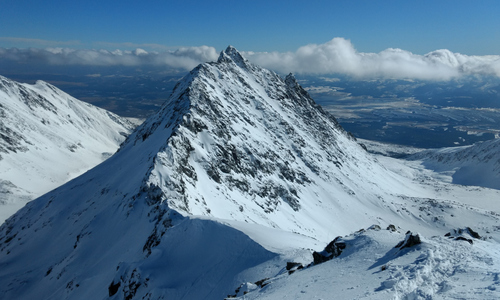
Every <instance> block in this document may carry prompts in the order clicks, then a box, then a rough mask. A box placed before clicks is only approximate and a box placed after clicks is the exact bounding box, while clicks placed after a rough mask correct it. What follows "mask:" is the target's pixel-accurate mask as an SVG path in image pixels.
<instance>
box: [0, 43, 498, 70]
mask: <svg viewBox="0 0 500 300" xmlns="http://www.w3.org/2000/svg"><path fill="white" fill-rule="evenodd" d="M0 39H1V38H0ZM40 42H43V41H42V40H40ZM123 45H127V46H132V45H133V46H140V45H139V44H131V43H124V44H123ZM148 45H149V46H151V45H152V46H155V47H156V48H157V49H158V48H160V47H159V45H155V44H142V46H145V47H144V48H146V49H152V48H153V47H148ZM144 48H143V47H136V49H135V50H132V51H130V50H123V49H117V50H114V51H108V50H88V49H72V48H45V49H40V48H29V49H17V48H8V49H6V48H0V62H1V61H2V60H7V61H17V62H21V63H24V64H30V63H38V64H50V65H60V66H65V65H74V66H78V65H80V66H87V65H88V66H104V67H105V66H137V67H141V66H144V67H146V66H156V67H158V66H159V67H165V68H174V69H183V70H191V69H192V68H194V67H195V66H197V65H198V64H200V63H203V62H207V61H214V60H216V59H217V57H218V53H217V51H216V50H215V48H214V47H209V46H200V47H181V48H178V49H177V50H168V51H162V52H158V51H146V50H144ZM243 55H244V56H245V57H246V58H248V59H249V60H250V61H252V62H254V63H256V64H258V65H261V66H263V67H265V68H268V69H271V70H274V71H277V72H280V73H289V72H293V73H302V74H316V75H331V74H344V75H348V76H352V77H356V78H359V79H380V78H382V79H387V78H391V79H423V80H450V79H453V78H458V77H461V76H463V75H476V74H479V75H494V76H497V77H500V56H498V55H490V56H468V55H463V54H460V53H453V52H451V51H449V50H446V49H443V50H436V51H433V52H430V53H428V54H426V55H417V54H413V53H411V52H409V51H405V50H402V49H394V48H389V49H386V50H384V51H381V52H379V53H363V52H358V51H357V50H356V49H355V48H354V46H353V45H352V43H351V42H350V41H349V40H347V39H344V38H334V39H332V40H331V41H329V42H327V43H324V44H319V45H317V44H310V45H305V46H302V47H300V48H299V49H297V51H295V52H244V53H243Z"/></svg>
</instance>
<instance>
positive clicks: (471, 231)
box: [465, 227, 481, 240]
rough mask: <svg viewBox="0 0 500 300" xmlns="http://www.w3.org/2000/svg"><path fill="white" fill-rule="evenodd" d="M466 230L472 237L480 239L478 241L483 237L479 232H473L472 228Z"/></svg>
mask: <svg viewBox="0 0 500 300" xmlns="http://www.w3.org/2000/svg"><path fill="white" fill-rule="evenodd" d="M465 229H466V230H467V231H468V232H469V234H470V236H471V237H473V238H475V239H478V240H479V239H481V236H480V235H479V234H478V233H477V232H475V231H474V230H472V229H471V228H470V227H465Z"/></svg>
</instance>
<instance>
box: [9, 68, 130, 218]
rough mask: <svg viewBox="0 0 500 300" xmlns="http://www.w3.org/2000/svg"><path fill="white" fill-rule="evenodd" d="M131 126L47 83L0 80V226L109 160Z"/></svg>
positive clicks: (121, 119)
mask: <svg viewBox="0 0 500 300" xmlns="http://www.w3.org/2000/svg"><path fill="white" fill-rule="evenodd" d="M133 127H134V125H133V124H131V123H130V122H128V121H127V120H126V119H124V118H121V117H119V116H117V115H115V114H112V113H110V112H108V111H105V110H103V109H100V108H97V107H95V106H92V105H90V104H87V103H84V102H81V101H79V100H77V99H75V98H73V97H71V96H69V95H68V94H66V93H64V92H62V91H61V90H59V89H57V88H56V87H54V86H52V85H50V84H48V83H46V82H43V81H38V82H37V83H36V84H34V85H29V84H20V83H17V82H15V81H12V80H9V79H7V78H5V77H2V76H0V223H3V221H4V220H5V219H6V218H7V217H9V216H10V215H12V214H13V213H14V212H15V211H17V210H18V209H19V208H21V207H22V206H24V204H25V203H26V202H27V201H29V200H32V199H33V198H36V197H39V196H40V195H43V194H44V193H46V192H48V191H50V190H52V189H54V188H56V187H57V186H59V185H61V184H63V183H64V182H66V181H68V180H70V179H72V178H74V177H76V176H78V175H80V174H81V173H83V172H85V171H87V170H88V169H90V168H92V167H94V166H95V165H97V164H98V163H100V162H102V161H103V160H104V159H106V158H108V157H109V156H111V155H112V153H114V152H115V151H116V150H117V149H118V147H119V145H120V143H121V142H123V141H124V140H125V135H127V134H129V133H130V132H131V131H132V129H133Z"/></svg>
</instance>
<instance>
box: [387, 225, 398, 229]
mask: <svg viewBox="0 0 500 300" xmlns="http://www.w3.org/2000/svg"><path fill="white" fill-rule="evenodd" d="M387 230H390V231H397V229H396V226H394V225H392V224H390V225H389V226H387Z"/></svg>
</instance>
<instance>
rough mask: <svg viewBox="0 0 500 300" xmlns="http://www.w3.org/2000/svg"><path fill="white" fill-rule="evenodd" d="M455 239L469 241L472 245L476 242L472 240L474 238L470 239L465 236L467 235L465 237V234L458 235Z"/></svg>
mask: <svg viewBox="0 0 500 300" xmlns="http://www.w3.org/2000/svg"><path fill="white" fill-rule="evenodd" d="M455 241H467V242H469V244H471V245H472V244H474V242H473V241H472V239H468V238H465V237H463V236H458V237H456V238H455Z"/></svg>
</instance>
